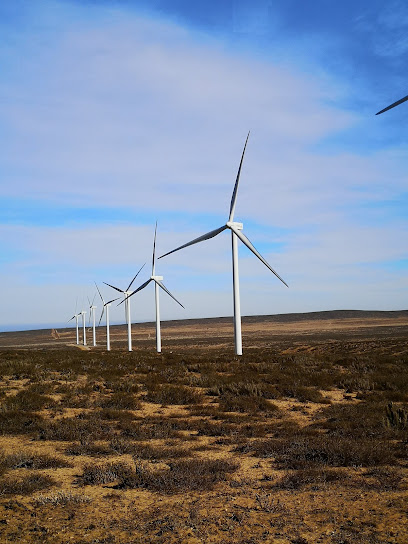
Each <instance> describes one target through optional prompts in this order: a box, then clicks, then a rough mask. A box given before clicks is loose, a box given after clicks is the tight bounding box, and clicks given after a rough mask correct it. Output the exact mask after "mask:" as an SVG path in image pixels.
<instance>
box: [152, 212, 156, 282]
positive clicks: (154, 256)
mask: <svg viewBox="0 0 408 544" xmlns="http://www.w3.org/2000/svg"><path fill="white" fill-rule="evenodd" d="M156 234H157V221H156V227H155V229H154V241H153V257H152V276H154V270H155V268H156V266H155V265H156Z"/></svg>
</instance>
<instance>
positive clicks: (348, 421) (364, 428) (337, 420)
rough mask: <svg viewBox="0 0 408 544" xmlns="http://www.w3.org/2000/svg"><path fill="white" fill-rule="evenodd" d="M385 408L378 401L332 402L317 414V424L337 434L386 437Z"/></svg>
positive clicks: (357, 436)
mask: <svg viewBox="0 0 408 544" xmlns="http://www.w3.org/2000/svg"><path fill="white" fill-rule="evenodd" d="M384 410H385V406H384V405H383V404H377V403H366V402H359V403H357V404H332V405H331V406H330V407H328V408H324V409H322V410H321V411H320V413H318V414H317V415H316V424H315V426H316V427H320V428H322V429H327V430H328V431H329V433H330V434H332V435H337V436H350V437H352V436H355V437H356V438H361V437H362V436H366V437H374V436H375V437H377V438H379V437H385V436H387V435H389V432H387V429H386V427H385V425H384Z"/></svg>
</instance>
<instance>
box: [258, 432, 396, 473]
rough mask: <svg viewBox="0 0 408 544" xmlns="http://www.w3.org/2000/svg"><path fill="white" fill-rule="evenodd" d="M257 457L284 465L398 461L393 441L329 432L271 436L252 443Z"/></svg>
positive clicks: (341, 464) (354, 464)
mask: <svg viewBox="0 0 408 544" xmlns="http://www.w3.org/2000/svg"><path fill="white" fill-rule="evenodd" d="M249 447H250V448H251V449H252V451H253V452H254V454H255V455H256V456H257V457H274V458H275V461H276V462H277V463H278V465H279V466H280V467H281V468H286V469H308V468H313V467H316V466H332V467H355V466H364V467H366V466H367V467H370V466H375V465H389V464H392V463H394V462H395V449H394V448H393V447H392V445H390V444H388V443H386V442H384V441H381V440H375V439H367V438H364V439H363V440H358V439H356V438H354V439H350V438H341V437H333V436H329V435H325V436H314V437H307V436H298V437H294V438H293V439H289V440H288V439H284V440H279V439H267V440H264V441H258V442H254V443H253V444H252V445H250V446H249Z"/></svg>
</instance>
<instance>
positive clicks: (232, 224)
mask: <svg viewBox="0 0 408 544" xmlns="http://www.w3.org/2000/svg"><path fill="white" fill-rule="evenodd" d="M225 226H226V227H228V228H229V229H231V230H242V229H243V228H244V224H243V223H237V221H227V222H226V224H225Z"/></svg>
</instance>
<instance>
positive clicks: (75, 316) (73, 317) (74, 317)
mask: <svg viewBox="0 0 408 544" xmlns="http://www.w3.org/2000/svg"><path fill="white" fill-rule="evenodd" d="M80 315H81V314H75V315H73V316H72V317H71V319H69V320H68V323H69V322H70V321H72V320H73V319H75V324H76V343H77V345H78V344H79V327H78V319H79V316H80Z"/></svg>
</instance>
